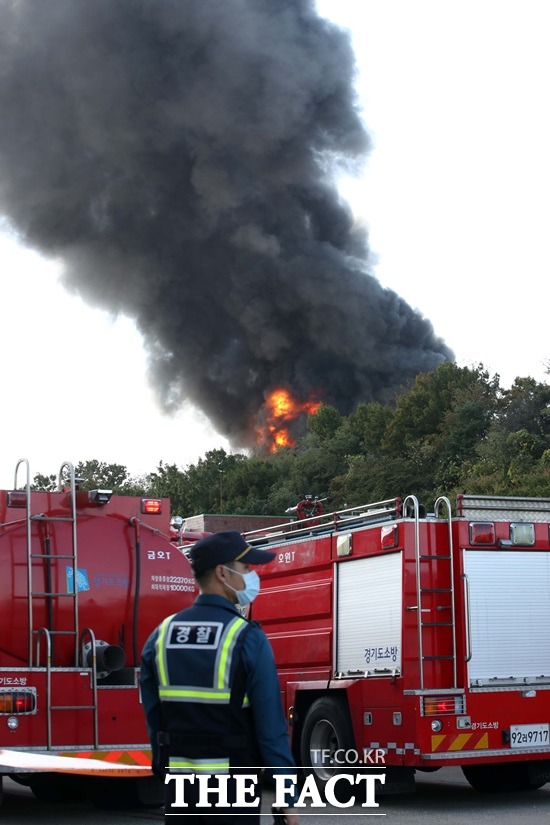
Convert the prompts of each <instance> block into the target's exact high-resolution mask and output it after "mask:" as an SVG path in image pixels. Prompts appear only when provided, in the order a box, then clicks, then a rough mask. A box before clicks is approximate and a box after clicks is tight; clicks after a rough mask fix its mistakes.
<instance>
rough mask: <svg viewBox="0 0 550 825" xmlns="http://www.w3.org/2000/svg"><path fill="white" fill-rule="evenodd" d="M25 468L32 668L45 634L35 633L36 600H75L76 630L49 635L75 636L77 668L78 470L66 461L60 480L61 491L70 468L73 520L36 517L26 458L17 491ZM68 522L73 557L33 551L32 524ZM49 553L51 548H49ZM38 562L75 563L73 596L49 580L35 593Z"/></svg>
mask: <svg viewBox="0 0 550 825" xmlns="http://www.w3.org/2000/svg"><path fill="white" fill-rule="evenodd" d="M21 464H25V466H26V481H25V491H26V503H25V508H26V524H27V591H28V625H29V667H32V663H33V650H32V647H33V637H35V636H37V635H38V634H39V633H41V632H42V631H39V630H35V628H34V601H35V600H36V599H39V598H41V599H54V598H56V599H72V602H73V611H72V616H73V627H72V628H71V629H70V630H53V629H52V628H49V631H48V632H49V634H50V637H51V636H55V635H58V636H61V635H65V636H73V637H74V667H78V666H79V664H78V654H79V627H78V581H77V579H78V567H77V538H76V484H75V474H74V467H73V465H72V464H71V462H70V461H65V462H63V464H62V465H61V468H60V470H59V477H58V489H59V490H61V489H62V486H61V478H62V474H63V471H64V470H65V469H66V468H68V469H69V473H70V500H71V514H70V516H46V515H44V514H43V513H41V514H39V515H34V516H33V515H32V512H31V485H30V471H29V462H28V461H27V459H26V458H22V459H20V460H19V461H18V462H17V466H16V468H15V483H14V489H15V490H17V473H18V470H19V467H20V466H21ZM33 521H36V522H46V523H48V522H68V523H70V524H71V527H72V529H71V536H72V546H71V552H70V553H65V554H62V553H50V552H46V553H33V551H32V522H33ZM48 549H49V547H48ZM34 559H43V560H45V562H46V564H49V563H50V562H51V561H53V560H55V561H58V560H63V559H64V560H66V561H68V562H70V563H71V568H72V584H73V587H72V592H67V593H56V592H53V591H52V589H51V586H50V585H49V584H48V580H47V578H46V586H45V588H44V590H43V591H37V590H33V560H34Z"/></svg>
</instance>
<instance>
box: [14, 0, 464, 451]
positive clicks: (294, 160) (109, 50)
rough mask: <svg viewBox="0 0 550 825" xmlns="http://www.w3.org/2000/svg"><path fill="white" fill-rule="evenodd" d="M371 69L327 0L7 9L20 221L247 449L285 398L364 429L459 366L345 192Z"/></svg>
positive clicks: (64, 3) (157, 368)
mask: <svg viewBox="0 0 550 825" xmlns="http://www.w3.org/2000/svg"><path fill="white" fill-rule="evenodd" d="M354 71H355V69H354V56H353V52H352V48H351V44H350V39H349V36H348V35H347V34H346V33H345V32H343V31H342V30H340V29H338V28H337V27H335V26H334V25H333V24H331V23H329V22H327V21H326V20H323V19H321V18H320V17H319V16H318V15H317V12H316V8H315V3H314V2H313V0H0V118H1V120H0V211H2V212H3V213H4V215H5V216H6V217H7V219H8V220H9V222H10V223H11V225H12V226H13V227H14V228H15V230H16V231H17V232H18V233H19V235H20V237H21V238H22V240H23V241H24V242H26V243H28V244H30V245H32V246H33V247H35V248H37V249H39V250H41V251H42V252H43V253H45V254H47V255H55V256H58V257H60V258H62V259H63V260H64V262H65V264H66V274H65V283H66V285H67V287H69V288H70V289H72V290H73V291H77V292H78V293H80V294H81V295H82V296H84V297H85V298H86V299H87V300H88V301H89V302H90V303H91V304H94V305H98V306H101V307H104V308H107V309H109V310H111V311H112V312H114V313H123V314H125V315H128V316H130V317H132V318H134V319H135V321H136V324H137V326H138V328H139V330H140V331H141V333H142V334H143V336H144V339H145V342H146V345H147V349H148V352H149V355H150V365H149V367H150V377H151V380H152V381H153V383H154V385H155V386H156V388H157V390H158V392H159V397H160V398H161V399H162V401H163V403H164V404H165V406H167V407H177V406H178V405H180V404H182V403H183V401H184V400H185V399H189V400H190V401H192V402H193V403H194V404H196V405H197V406H199V407H200V408H201V409H202V410H203V411H204V412H205V413H206V414H207V415H208V417H209V418H210V420H211V421H212V423H213V424H214V426H215V427H217V429H218V430H219V431H220V432H221V433H224V434H225V435H227V436H228V437H229V438H230V439H231V440H232V442H233V444H235V445H239V446H246V444H248V443H250V441H251V440H252V439H253V434H254V426H253V424H254V421H255V419H256V416H257V413H258V410H259V409H260V407H261V405H262V403H263V401H264V394H265V393H266V392H267V391H268V390H270V389H271V388H273V387H275V386H278V385H284V386H286V387H288V388H289V389H291V390H292V391H293V392H294V393H295V394H296V395H297V396H298V397H304V398H305V397H309V396H310V393H312V392H313V393H315V394H317V396H318V397H320V398H321V399H322V400H324V401H326V402H328V403H332V404H335V405H336V406H337V407H338V408H339V409H340V410H341V411H342V412H343V413H348V412H350V411H351V409H352V408H353V406H354V404H355V403H356V402H357V401H359V400H372V399H378V400H382V399H387V398H389V397H390V396H391V395H392V393H393V392H395V391H396V390H397V389H398V388H399V387H400V386H402V385H403V383H404V382H406V381H407V380H408V379H410V378H411V377H412V376H414V375H416V374H417V373H418V372H419V371H424V370H429V369H431V368H433V367H434V366H435V365H437V364H438V363H441V362H442V361H443V360H445V359H446V358H449V357H450V356H451V353H450V351H449V349H448V348H447V347H446V346H445V344H444V343H443V342H442V341H441V340H440V339H438V338H437V337H435V335H434V332H433V329H432V326H431V324H430V323H429V321H427V320H426V319H425V318H423V317H421V316H420V315H419V314H417V313H416V312H415V311H413V310H412V309H411V307H410V306H409V305H408V304H407V303H406V302H405V301H403V300H402V299H401V298H400V297H399V296H397V295H396V294H395V293H394V292H391V291H389V290H385V289H383V288H382V287H381V286H380V284H379V283H378V281H377V280H376V279H375V278H374V277H373V275H372V264H371V259H370V254H369V250H368V245H367V238H366V235H365V233H364V231H363V230H360V229H358V228H357V226H356V225H355V224H354V220H353V217H352V214H351V211H350V209H349V207H348V206H347V205H346V204H345V203H344V202H342V200H341V199H340V197H339V195H338V192H337V188H336V177H337V173H338V170H341V169H342V167H343V168H347V169H349V168H350V166H353V165H354V164H356V163H358V162H360V161H361V160H362V159H363V158H364V157H365V154H366V152H367V150H368V148H369V139H368V135H367V133H366V131H365V127H364V126H363V123H362V121H361V117H360V113H359V111H358V108H357V101H356V97H355V92H354V86H353V83H354Z"/></svg>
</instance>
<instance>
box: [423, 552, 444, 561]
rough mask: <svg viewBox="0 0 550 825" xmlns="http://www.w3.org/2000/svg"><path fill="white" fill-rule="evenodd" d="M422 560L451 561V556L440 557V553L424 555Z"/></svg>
mask: <svg viewBox="0 0 550 825" xmlns="http://www.w3.org/2000/svg"><path fill="white" fill-rule="evenodd" d="M420 558H421V559H441V560H442V561H450V559H451V557H450V556H440V555H439V553H422V554H421V555H420Z"/></svg>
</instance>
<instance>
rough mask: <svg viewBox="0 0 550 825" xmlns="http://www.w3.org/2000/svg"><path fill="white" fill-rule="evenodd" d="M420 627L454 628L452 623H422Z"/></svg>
mask: <svg viewBox="0 0 550 825" xmlns="http://www.w3.org/2000/svg"><path fill="white" fill-rule="evenodd" d="M422 627H454V624H453V622H422Z"/></svg>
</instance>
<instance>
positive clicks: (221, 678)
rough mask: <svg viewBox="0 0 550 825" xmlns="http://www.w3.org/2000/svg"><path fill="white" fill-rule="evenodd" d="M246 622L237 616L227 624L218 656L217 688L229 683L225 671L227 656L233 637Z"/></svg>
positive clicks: (227, 674)
mask: <svg viewBox="0 0 550 825" xmlns="http://www.w3.org/2000/svg"><path fill="white" fill-rule="evenodd" d="M245 624H246V622H245V620H244V619H241V618H237V619H235V620H234V621H233V623H232V624H231V625H230V626H229V628H228V631H227V636H226V637H225V639H224V642H223V647H222V652H221V656H220V664H219V668H218V688H220V690H221V688H223V687H226V686H227V685H228V684H229V673H226V668H227V657H228V656H229V650H230V648H231V644H232V642H233V637H234V636H235V634H236V633H237V631H238V630H242V628H243V625H245Z"/></svg>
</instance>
